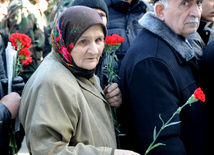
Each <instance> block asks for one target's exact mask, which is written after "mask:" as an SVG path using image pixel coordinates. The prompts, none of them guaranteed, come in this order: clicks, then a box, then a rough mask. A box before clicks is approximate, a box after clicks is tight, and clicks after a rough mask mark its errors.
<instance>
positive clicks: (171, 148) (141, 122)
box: [117, 0, 209, 155]
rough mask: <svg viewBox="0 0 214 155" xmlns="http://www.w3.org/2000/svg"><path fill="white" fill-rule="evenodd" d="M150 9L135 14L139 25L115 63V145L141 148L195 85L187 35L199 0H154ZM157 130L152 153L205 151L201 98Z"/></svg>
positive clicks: (194, 66) (194, 62)
mask: <svg viewBox="0 0 214 155" xmlns="http://www.w3.org/2000/svg"><path fill="white" fill-rule="evenodd" d="M154 2H155V6H154V10H155V12H154V13H153V12H148V13H146V14H145V15H144V17H143V18H142V19H141V20H140V23H141V25H142V26H143V29H142V31H141V32H140V33H139V35H138V36H137V38H136V39H135V41H134V42H133V44H132V45H131V47H130V48H129V50H128V52H127V53H126V55H125V57H124V59H123V61H122V65H121V68H120V73H119V77H120V78H121V79H120V80H119V88H120V89H121V92H122V96H123V104H122V105H121V107H120V108H118V110H117V111H118V112H119V114H118V115H119V116H118V119H119V121H120V122H121V133H123V134H126V136H125V137H122V138H124V139H122V138H121V148H125V149H130V150H134V151H136V152H138V153H140V154H144V153H145V152H146V149H147V148H148V147H149V145H150V144H151V143H152V141H153V131H154V128H155V126H156V129H157V131H158V130H159V129H160V127H161V126H162V122H161V120H160V119H159V115H160V114H161V117H162V119H163V120H164V121H166V120H168V119H169V118H170V117H171V116H172V115H173V113H174V112H175V111H176V110H177V109H178V107H180V106H182V105H184V104H185V103H186V101H187V100H188V98H189V97H190V96H191V95H192V94H193V93H194V91H195V90H196V89H197V88H198V87H200V80H199V70H198V65H197V64H198V63H197V59H196V54H195V52H194V50H193V48H192V47H191V45H190V44H189V42H188V41H187V39H186V38H187V37H188V36H189V35H190V34H193V33H195V32H196V31H197V29H198V26H199V22H200V17H201V13H202V2H203V0H191V1H189V0H154ZM177 121H181V122H180V123H179V124H177V125H174V126H170V127H169V128H166V129H164V130H163V131H162V133H161V134H160V136H159V138H158V139H157V143H159V142H161V143H163V144H165V146H159V147H157V148H155V149H153V150H152V151H151V152H150V154H152V155H172V154H176V155H184V154H186V155H192V154H194V155H196V154H198V155H199V154H204V155H205V154H209V152H206V151H207V150H206V146H207V142H208V141H207V135H206V133H207V119H206V114H205V109H204V105H203V103H202V102H198V103H194V104H192V106H189V107H186V108H185V109H183V110H182V111H181V113H180V115H176V116H175V117H174V118H173V120H172V122H177Z"/></svg>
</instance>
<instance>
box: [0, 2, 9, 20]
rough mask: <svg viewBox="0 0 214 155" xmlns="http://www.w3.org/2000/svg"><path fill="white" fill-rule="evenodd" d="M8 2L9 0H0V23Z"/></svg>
mask: <svg viewBox="0 0 214 155" xmlns="http://www.w3.org/2000/svg"><path fill="white" fill-rule="evenodd" d="M9 3H10V0H0V10H1V11H0V12H1V13H0V23H1V22H2V20H3V19H4V17H5V16H6V15H7V7H8V5H9Z"/></svg>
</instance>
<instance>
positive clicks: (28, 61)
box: [20, 57, 33, 66]
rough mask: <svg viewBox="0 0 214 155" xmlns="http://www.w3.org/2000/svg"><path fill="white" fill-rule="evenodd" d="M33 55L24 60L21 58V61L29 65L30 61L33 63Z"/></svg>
mask: <svg viewBox="0 0 214 155" xmlns="http://www.w3.org/2000/svg"><path fill="white" fill-rule="evenodd" d="M32 61H33V60H32V57H26V58H25V59H23V60H20V62H22V64H23V66H26V65H29V63H32Z"/></svg>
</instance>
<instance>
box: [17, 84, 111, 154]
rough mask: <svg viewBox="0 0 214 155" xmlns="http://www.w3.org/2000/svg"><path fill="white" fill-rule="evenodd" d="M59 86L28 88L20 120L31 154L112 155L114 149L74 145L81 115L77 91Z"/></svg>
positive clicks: (21, 108) (80, 144)
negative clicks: (73, 139)
mask: <svg viewBox="0 0 214 155" xmlns="http://www.w3.org/2000/svg"><path fill="white" fill-rule="evenodd" d="M58 83H59V84H57V86H56V85H54V84H52V83H49V82H47V83H45V84H44V83H43V84H41V86H38V87H37V88H35V89H33V90H31V89H30V88H29V87H31V86H29V85H27V86H26V88H25V90H24V93H23V96H22V101H21V107H20V114H19V118H20V121H21V123H22V124H23V126H24V128H25V132H26V141H27V146H28V148H29V149H30V151H31V153H32V154H33V155H41V154H44V155H56V154H70V155H79V154H84V155H85V154H93V155H101V154H102V155H111V153H112V148H107V147H94V146H92V145H84V144H83V143H77V144H76V142H72V140H71V139H72V137H73V136H75V132H76V130H77V126H78V120H79V117H80V113H81V112H80V110H79V108H78V106H77V105H76V95H75V93H74V92H75V91H72V90H70V91H69V90H65V89H64V88H63V85H61V83H60V81H59V80H58ZM30 85H31V84H30ZM28 86H29V87H28ZM26 103H29V104H26ZM68 103H71V104H68Z"/></svg>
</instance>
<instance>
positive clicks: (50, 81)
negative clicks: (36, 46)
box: [19, 6, 136, 155]
mask: <svg viewBox="0 0 214 155" xmlns="http://www.w3.org/2000/svg"><path fill="white" fill-rule="evenodd" d="M106 33H107V32H106V27H105V25H104V24H103V22H102V19H101V17H100V16H99V14H98V13H97V12H96V11H95V10H93V9H90V8H88V7H84V6H75V7H71V8H68V9H67V10H65V11H64V12H63V13H62V14H61V16H60V17H59V20H58V23H57V25H56V27H55V29H54V30H53V32H52V42H53V51H52V52H51V53H50V54H49V55H48V56H47V58H46V59H45V60H44V61H43V63H42V64H41V65H40V66H39V68H38V69H37V71H36V72H35V73H34V74H33V76H32V77H31V78H30V80H29V81H28V83H27V84H26V87H25V89H24V92H23V96H22V101H21V107H20V114H19V118H20V121H21V123H22V124H23V126H24V129H25V132H26V141H27V146H28V149H29V150H30V152H31V153H32V154H33V155H37V154H38V155H41V154H44V155H49V154H50V155H53V154H62V155H67V154H72V155H80V154H81V155H114V154H115V155H121V154H127V155H135V154H136V153H134V152H131V151H126V150H118V149H116V140H115V133H114V125H113V122H112V115H111V108H110V105H114V106H119V105H120V104H121V94H120V90H119V88H118V87H117V84H113V85H111V86H108V87H107V88H106V89H105V91H104V92H105V93H104V92H103V91H102V89H101V87H100V84H99V80H98V78H97V77H96V76H95V75H94V69H95V67H96V65H97V64H98V61H99V59H100V55H101V53H102V51H103V48H104V39H105V36H106Z"/></svg>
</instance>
